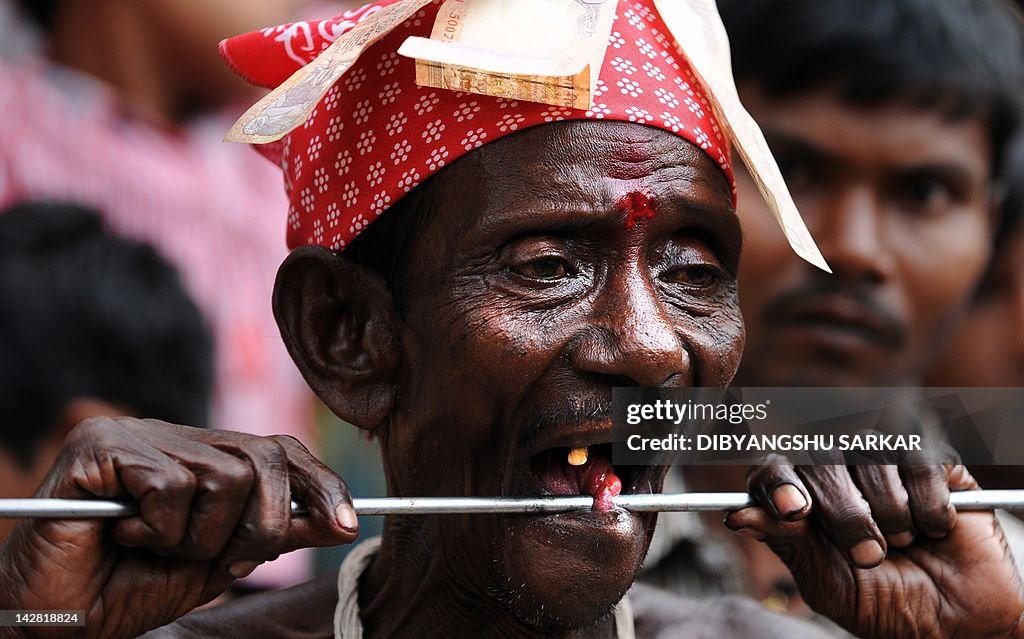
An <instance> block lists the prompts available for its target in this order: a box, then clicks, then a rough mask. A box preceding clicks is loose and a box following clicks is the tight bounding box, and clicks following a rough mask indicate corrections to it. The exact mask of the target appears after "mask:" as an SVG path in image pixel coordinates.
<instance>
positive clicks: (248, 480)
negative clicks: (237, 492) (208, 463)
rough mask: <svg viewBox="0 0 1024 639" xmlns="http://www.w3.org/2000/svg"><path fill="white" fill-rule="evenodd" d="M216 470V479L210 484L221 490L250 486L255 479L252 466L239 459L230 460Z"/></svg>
mask: <svg viewBox="0 0 1024 639" xmlns="http://www.w3.org/2000/svg"><path fill="white" fill-rule="evenodd" d="M218 470H219V472H218V477H217V478H215V479H211V482H215V483H216V485H217V487H218V488H220V489H222V490H228V489H233V488H243V487H247V486H250V485H252V482H253V479H254V478H255V473H254V472H253V469H252V466H250V465H249V464H247V463H245V462H244V461H242V460H240V459H235V458H230V459H228V460H226V461H225V463H224V464H223V465H222V466H221V467H220V468H219V469H218Z"/></svg>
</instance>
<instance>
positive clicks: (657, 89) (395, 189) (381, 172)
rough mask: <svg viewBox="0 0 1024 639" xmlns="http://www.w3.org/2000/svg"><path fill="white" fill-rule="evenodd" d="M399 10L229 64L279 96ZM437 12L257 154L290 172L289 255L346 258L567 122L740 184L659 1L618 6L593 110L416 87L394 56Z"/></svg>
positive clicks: (346, 22)
mask: <svg viewBox="0 0 1024 639" xmlns="http://www.w3.org/2000/svg"><path fill="white" fill-rule="evenodd" d="M395 1H396V0H381V1H380V2H375V3H373V4H369V5H366V6H365V7H362V8H360V9H355V10H352V11H347V12H345V13H343V14H341V15H339V16H337V17H335V18H332V19H329V20H323V21H319V22H297V23H294V24H289V25H284V26H279V27H274V28H268V29H264V30H262V31H256V32H253V33H249V34H246V35H242V36H238V37H235V38H231V39H229V40H225V41H224V42H223V43H221V53H222V54H223V56H224V58H225V59H226V60H227V61H228V63H229V64H230V65H231V66H232V68H234V69H235V70H236V71H237V72H238V73H239V74H240V75H242V76H243V77H244V78H246V79H247V80H248V81H250V82H252V83H253V84H256V85H259V86H262V87H266V88H274V87H277V86H278V85H280V84H281V83H283V82H284V81H285V80H287V79H288V78H289V77H290V76H291V75H292V74H293V73H294V72H295V71H297V70H298V69H300V68H301V67H302V66H304V65H306V64H308V63H310V62H312V61H313V60H314V59H315V58H316V57H317V56H318V55H319V54H320V53H321V52H322V51H323V50H324V49H326V48H327V47H328V46H330V44H331V43H332V42H333V41H334V40H335V39H337V38H338V37H339V36H340V35H341V34H343V33H345V32H346V31H348V30H349V29H351V28H352V27H353V26H355V25H356V24H357V23H358V22H359V21H361V20H363V19H365V18H367V17H368V16H370V15H372V14H373V13H376V12H377V11H379V10H380V9H381V8H382V7H385V6H387V5H390V4H393V3H394V2H395ZM439 6H440V0H438V1H437V2H434V3H432V4H429V5H427V6H426V7H425V8H423V9H422V10H420V11H419V12H418V13H417V14H416V15H415V16H413V17H412V18H410V19H409V20H407V21H406V22H405V23H403V24H402V25H401V26H399V27H398V28H396V29H395V30H394V31H392V32H391V33H390V34H388V35H387V36H385V37H384V38H383V39H382V40H380V41H379V42H377V43H376V44H374V45H373V46H371V47H370V48H369V49H367V50H366V51H365V52H363V55H362V56H361V57H360V58H359V60H358V61H357V62H356V64H355V65H354V66H353V67H352V68H351V69H349V70H348V72H347V73H346V74H345V75H344V76H343V77H342V78H341V80H339V81H338V83H337V84H336V85H335V86H334V87H333V88H332V89H331V90H330V91H329V92H328V93H327V95H326V96H325V97H324V99H323V101H322V102H321V103H320V104H319V106H318V107H317V108H316V110H315V111H314V112H313V113H312V115H311V116H310V118H309V120H308V121H307V122H306V123H305V124H304V125H303V126H301V127H299V128H298V129H296V130H294V131H292V132H291V133H290V134H288V136H287V137H285V138H284V139H283V140H281V141H280V142H275V143H273V144H269V145H262V146H258V147H257V148H258V149H259V150H260V152H261V153H263V154H264V155H266V156H267V157H268V158H270V159H271V160H272V161H274V162H276V163H278V164H279V165H280V166H281V168H282V170H283V171H284V177H285V188H286V190H287V192H288V196H289V199H290V202H291V206H290V210H289V215H288V246H289V247H290V248H295V247H297V246H302V245H305V244H315V245H321V246H326V247H329V248H332V249H335V250H341V249H343V248H345V247H346V246H347V245H348V244H350V243H351V242H352V240H353V239H354V238H355V237H356V236H357V235H358V234H359V233H360V232H361V231H363V230H364V229H365V228H366V227H367V225H368V224H370V222H372V221H373V220H374V219H376V218H377V216H379V215H381V214H382V213H383V212H384V211H386V210H387V209H388V208H390V207H391V206H392V205H393V204H394V203H395V202H397V201H398V200H399V199H400V198H402V197H403V196H405V194H407V193H409V192H410V191H411V190H412V189H413V188H415V187H416V186H417V185H419V184H420V183H422V182H423V181H424V180H426V179H427V178H428V177H430V176H431V175H433V174H434V173H436V172H438V171H439V170H441V168H443V167H444V166H445V165H447V164H450V163H451V162H454V161H455V160H456V159H458V158H459V157H461V156H462V155H465V154H466V153H469V152H470V151H472V150H474V149H476V148H478V147H480V146H482V145H484V144H487V143H489V142H493V141H494V140H497V139H500V138H502V137H504V136H506V135H510V134H512V133H515V132H516V131H521V130H523V129H525V128H528V127H531V126H536V125H539V124H544V123H547V122H556V121H560V120H585V119H596V120H602V119H603V120H618V121H624V122H636V123H640V124H646V125H649V126H654V127H658V128H660V129H664V130H666V131H671V132H672V133H675V134H676V135H678V136H680V137H681V138H683V139H685V140H688V141H690V142H692V143H693V144H695V145H697V146H699V147H700V148H702V149H703V150H704V151H705V152H706V153H707V154H708V155H709V156H710V157H711V158H712V159H713V160H714V161H715V162H716V163H717V164H718V166H720V167H721V169H722V171H723V172H724V173H725V175H726V178H727V179H728V180H729V182H730V184H734V180H733V173H732V167H731V165H730V162H729V151H728V146H727V143H726V141H725V138H724V136H723V133H722V127H721V126H720V124H719V123H718V121H717V120H716V119H715V116H714V114H713V112H712V109H711V107H710V105H709V103H708V99H707V97H706V96H705V95H704V94H703V92H702V90H701V88H700V86H699V84H698V81H697V80H696V78H695V77H694V74H693V72H692V71H691V69H690V67H689V64H688V63H687V61H686V58H685V56H684V55H682V53H681V52H680V51H679V48H678V46H677V45H676V43H675V40H674V39H673V38H672V35H671V32H670V31H669V29H668V27H666V26H665V23H664V21H663V20H662V19H661V16H660V15H658V12H657V10H656V9H655V8H654V5H653V2H652V0H622V1H620V2H619V6H618V12H617V15H616V18H615V22H614V26H613V27H612V32H611V36H610V42H609V48H608V53H607V55H606V57H605V62H604V67H603V68H602V69H601V73H600V76H599V78H600V80H599V81H598V89H597V92H596V94H595V96H594V98H593V102H594V106H593V109H591V110H589V111H582V110H570V109H565V108H559V107H554V106H549V105H545V104H537V103H532V102H525V101H511V100H504V99H501V98H493V97H489V96H482V95H475V94H469V93H461V92H455V91H447V90H444V89H435V88H430V87H422V88H421V87H418V86H417V85H416V81H415V77H416V63H415V61H414V60H412V59H410V58H405V57H402V56H399V55H398V53H397V51H398V48H399V46H401V44H402V43H403V42H404V41H405V40H406V39H407V38H409V37H410V36H422V37H430V33H431V30H432V28H433V25H434V20H435V17H436V15H437V11H438V8H439ZM734 192H735V188H734Z"/></svg>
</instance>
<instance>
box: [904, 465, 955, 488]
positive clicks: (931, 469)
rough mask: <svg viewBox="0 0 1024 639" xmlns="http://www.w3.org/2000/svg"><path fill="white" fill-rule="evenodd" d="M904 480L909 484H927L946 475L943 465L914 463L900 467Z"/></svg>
mask: <svg viewBox="0 0 1024 639" xmlns="http://www.w3.org/2000/svg"><path fill="white" fill-rule="evenodd" d="M900 474H902V475H903V480H904V482H906V483H907V484H915V485H920V484H927V483H929V482H934V481H937V480H939V479H941V478H942V477H943V476H944V472H943V469H942V466H927V465H913V466H903V467H901V469H900Z"/></svg>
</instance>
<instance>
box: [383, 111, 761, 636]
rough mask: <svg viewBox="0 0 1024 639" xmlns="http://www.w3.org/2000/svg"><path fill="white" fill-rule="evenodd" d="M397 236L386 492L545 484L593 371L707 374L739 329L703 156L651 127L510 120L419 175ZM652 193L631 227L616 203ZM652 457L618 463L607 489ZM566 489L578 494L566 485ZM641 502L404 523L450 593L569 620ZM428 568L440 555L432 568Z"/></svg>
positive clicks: (615, 568) (662, 379)
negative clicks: (431, 555) (459, 156)
mask: <svg viewBox="0 0 1024 639" xmlns="http://www.w3.org/2000/svg"><path fill="white" fill-rule="evenodd" d="M438 178H439V179H441V180H442V182H441V184H440V188H439V192H440V193H439V196H438V200H439V201H438V202H437V205H438V209H437V212H436V214H435V216H434V218H433V219H432V221H431V222H430V224H429V225H428V228H427V229H426V231H425V232H424V233H423V234H422V236H420V237H419V238H418V240H417V243H416V247H415V249H414V252H413V255H412V260H411V268H410V280H409V294H408V297H407V298H406V304H405V313H404V314H405V318H406V324H405V328H404V329H403V334H402V336H401V341H402V348H403V368H404V370H403V373H404V374H403V379H402V382H401V386H400V388H399V399H398V402H399V405H398V408H397V409H396V411H395V412H394V414H393V419H392V423H391V424H390V425H389V426H388V427H387V428H386V430H385V432H384V433H382V438H383V449H384V456H385V466H386V471H387V474H388V483H389V487H390V490H391V491H392V492H394V493H395V494H400V495H403V494H404V495H416V494H427V495H519V496H524V495H526V496H528V495H541V494H551V493H555V494H558V493H559V491H560V490H564V483H563V484H561V486H562V488H559V485H560V484H559V478H562V477H564V476H565V475H566V474H568V473H571V471H570V470H569V469H567V467H566V463H565V461H564V460H565V459H566V455H567V453H568V450H569V447H570V446H591V447H592V448H591V452H592V455H607V454H608V453H607V451H602V450H600V449H598V448H594V447H593V446H594V445H598V444H603V443H607V442H610V440H611V418H610V402H611V389H612V387H613V386H631V385H643V386H689V385H707V386H722V385H725V384H727V383H728V382H729V380H730V379H731V377H732V375H733V373H734V372H735V367H736V365H737V362H738V359H739V355H740V352H741V349H742V343H743V328H742V322H741V319H740V313H739V308H738V303H737V300H736V290H735V268H736V264H737V260H738V256H739V248H740V233H739V223H738V219H737V218H736V216H735V215H734V213H733V211H732V206H731V199H730V192H729V188H728V185H727V183H726V180H725V179H724V177H723V174H722V172H721V170H720V169H719V168H718V167H717V166H716V165H715V164H714V163H713V162H712V161H711V160H710V159H709V158H708V157H707V156H706V155H705V154H704V153H702V152H701V151H700V150H699V149H697V148H696V147H694V146H693V145H691V144H689V143H687V142H685V141H683V140H681V139H680V138H678V137H676V136H674V135H671V134H669V133H666V132H663V131H661V130H658V129H653V128H648V127H643V126H639V125H631V124H623V123H608V122H603V123H599V122H588V123H581V122H572V123H562V124H555V125H546V126H542V127H538V128H533V129H529V130H527V131H524V132H522V133H519V134H517V135H515V136H512V137H509V138H506V139H504V140H500V141H498V142H495V143H494V144H492V145H489V146H487V147H484V148H482V149H480V150H479V151H477V152H475V153H473V154H472V155H470V156H467V157H466V158H465V159H463V160H460V161H459V162H457V163H456V164H453V165H452V166H451V167H448V168H447V169H445V171H444V172H443V173H442V174H440V175H439V176H438ZM636 192H646V193H648V194H650V196H652V197H653V200H654V202H653V206H654V207H655V209H656V211H657V215H656V217H655V218H654V219H648V220H643V221H641V222H638V223H636V224H635V225H633V226H632V227H630V226H629V225H627V223H626V212H625V211H624V210H623V209H622V208H621V207H620V205H619V204H618V203H619V202H620V200H622V198H624V197H625V196H627V195H628V194H631V193H636ZM664 471H665V469H664V468H655V467H637V468H633V469H630V468H620V469H617V473H618V474H619V475H620V477H621V478H622V480H623V492H624V493H631V492H632V493H648V492H651V491H655V490H658V489H659V488H660V484H661V480H662V479H663V477H664ZM577 494H578V493H577ZM653 523H654V518H653V517H651V516H646V515H644V516H641V515H637V514H633V513H628V512H625V511H622V510H615V511H611V512H604V513H599V512H590V513H583V514H567V515H556V516H543V517H542V516H536V517H529V516H508V517H497V516H495V517H479V516H476V517H469V518H461V519H455V518H450V517H449V518H443V519H441V518H439V519H423V518H421V519H418V520H417V521H415V522H408V523H406V522H403V527H407V526H422V529H421V530H417V531H416V532H415V535H416V536H417V537H418V538H424V537H425V538H427V539H429V540H430V543H431V546H432V548H433V549H435V556H436V557H437V560H438V561H439V562H445V564H447V565H448V566H450V570H449V574H450V575H451V576H452V580H453V581H456V582H458V585H459V586H460V587H464V588H466V589H467V592H475V593H490V595H491V596H493V597H495V598H497V599H499V600H501V602H502V603H503V604H504V605H505V606H506V607H507V608H509V609H511V610H512V611H513V612H514V613H515V614H517V615H518V616H519V617H520V618H521V619H522V620H524V621H526V622H527V623H530V624H532V625H535V626H539V627H546V628H549V629H550V628H560V627H566V628H567V627H574V626H575V627H578V626H580V625H587V624H589V623H593V622H595V621H597V620H598V618H599V617H598V616H597V615H601V614H603V613H606V612H608V611H610V609H611V606H612V605H614V604H615V603H616V602H617V601H618V600H619V598H621V596H622V594H623V593H624V592H625V591H626V589H627V588H628V587H629V586H630V585H631V583H632V582H633V579H634V577H635V574H636V572H637V570H638V568H639V566H640V562H641V560H642V558H643V556H644V553H645V551H646V547H647V542H648V540H649V536H650V534H651V533H652V531H653ZM442 565H444V564H442Z"/></svg>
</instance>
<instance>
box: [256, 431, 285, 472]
mask: <svg viewBox="0 0 1024 639" xmlns="http://www.w3.org/2000/svg"><path fill="white" fill-rule="evenodd" d="M249 450H250V451H251V452H252V454H253V455H255V456H256V457H258V458H260V459H261V460H262V461H263V463H268V464H273V465H282V464H287V463H288V456H287V455H286V454H285V450H284V447H283V446H281V444H279V443H278V442H277V441H275V440H274V439H272V438H270V437H257V438H255V439H253V440H252V443H251V445H250V446H249Z"/></svg>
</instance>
